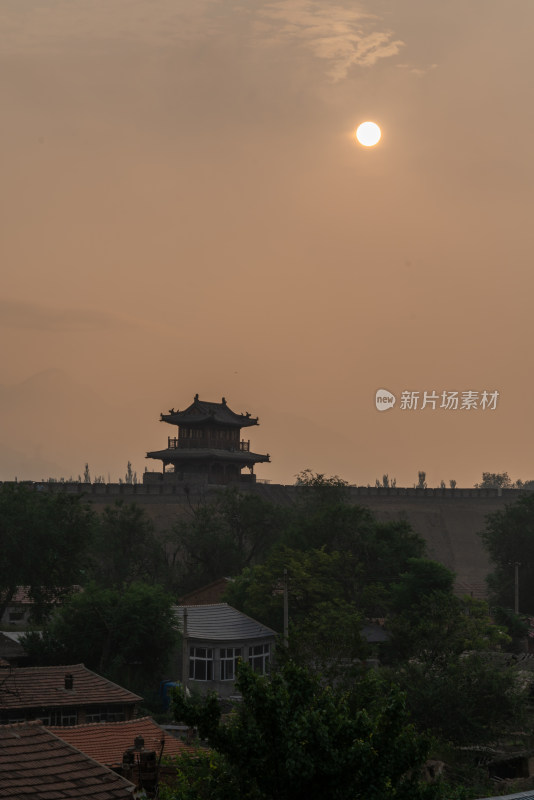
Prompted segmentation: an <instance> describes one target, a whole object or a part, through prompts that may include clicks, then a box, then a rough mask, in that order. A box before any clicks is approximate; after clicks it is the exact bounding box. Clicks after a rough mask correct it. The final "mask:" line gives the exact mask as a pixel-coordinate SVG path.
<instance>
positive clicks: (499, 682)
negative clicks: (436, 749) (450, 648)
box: [392, 653, 528, 746]
mask: <svg viewBox="0 0 534 800" xmlns="http://www.w3.org/2000/svg"><path fill="white" fill-rule="evenodd" d="M392 677H393V680H395V682H396V683H398V684H399V685H400V687H401V688H402V689H403V690H404V691H405V692H406V697H407V708H408V710H409V712H410V714H411V718H412V719H413V721H414V722H415V724H416V725H417V728H418V730H420V731H429V732H431V733H432V734H433V735H434V736H435V737H437V738H438V739H440V740H442V741H446V742H450V743H452V744H454V745H457V746H462V745H473V744H477V745H484V744H488V743H491V742H496V741H498V740H501V739H502V737H503V736H505V735H506V733H509V732H512V731H516V730H518V728H520V726H521V724H522V723H523V722H524V721H525V719H526V717H525V713H526V708H527V701H528V697H527V695H528V691H527V689H526V688H525V686H524V684H523V682H522V681H521V679H520V676H519V675H518V673H517V672H516V671H514V669H513V668H510V667H508V668H504V667H499V665H497V664H495V663H492V661H491V659H489V658H488V657H484V656H482V655H481V654H480V653H470V654H466V655H465V656H464V657H463V658H459V657H457V656H456V657H449V658H448V659H445V660H441V661H439V662H434V663H433V664H432V665H429V664H428V663H427V662H426V661H424V662H423V661H417V660H411V661H408V662H405V663H404V664H403V665H402V666H401V667H400V668H399V669H397V670H395V671H394V672H393V673H392Z"/></svg>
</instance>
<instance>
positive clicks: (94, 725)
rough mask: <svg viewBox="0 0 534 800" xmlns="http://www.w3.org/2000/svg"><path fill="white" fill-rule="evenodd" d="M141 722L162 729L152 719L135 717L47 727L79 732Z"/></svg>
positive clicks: (48, 726)
mask: <svg viewBox="0 0 534 800" xmlns="http://www.w3.org/2000/svg"><path fill="white" fill-rule="evenodd" d="M139 722H153V723H154V725H158V726H159V727H160V728H161V725H160V724H159V722H156V720H155V719H153V718H152V717H134V719H116V720H113V721H112V722H79V723H78V722H77V723H76V725H68V726H66V725H47V726H46V727H47V728H48V729H50V730H53V731H54V730H63V728H65V727H68V728H69V730H73V731H77V730H80V728H102V729H104V728H107V727H109V726H111V725H135V724H138V723H139Z"/></svg>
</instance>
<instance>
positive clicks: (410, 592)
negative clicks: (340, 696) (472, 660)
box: [387, 559, 509, 667]
mask: <svg viewBox="0 0 534 800" xmlns="http://www.w3.org/2000/svg"><path fill="white" fill-rule="evenodd" d="M408 566H409V571H408V572H406V573H404V574H403V575H401V576H400V580H399V582H398V583H397V584H396V585H394V586H393V589H392V601H391V608H392V614H391V616H390V617H389V619H388V630H389V631H390V633H391V639H390V641H389V643H388V647H387V650H388V652H389V657H390V660H393V661H395V662H397V663H399V662H407V661H409V660H410V659H417V660H418V661H419V662H420V663H422V664H425V665H427V666H428V667H430V666H434V665H435V664H437V663H444V662H448V661H450V660H451V659H455V658H459V657H460V656H461V655H462V653H464V652H465V651H466V650H489V649H495V650H497V649H500V648H501V647H502V646H506V645H507V644H508V643H509V637H508V636H507V635H506V633H505V631H504V630H503V629H502V628H501V627H500V626H498V625H496V624H495V623H494V622H493V621H492V620H491V618H490V616H489V611H488V606H487V604H486V603H485V602H484V601H482V600H474V599H473V598H470V597H465V598H459V597H457V596H456V595H455V594H454V591H453V581H454V574H453V573H452V572H451V571H450V570H448V569H447V568H446V567H444V566H442V565H441V564H437V563H436V562H434V561H428V560H426V559H410V561H409V562H408Z"/></svg>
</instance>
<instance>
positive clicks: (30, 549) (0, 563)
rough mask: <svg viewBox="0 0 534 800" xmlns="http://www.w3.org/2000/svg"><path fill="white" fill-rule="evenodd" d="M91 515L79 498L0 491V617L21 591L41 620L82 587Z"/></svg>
mask: <svg viewBox="0 0 534 800" xmlns="http://www.w3.org/2000/svg"><path fill="white" fill-rule="evenodd" d="M94 520H95V515H94V513H93V512H92V511H91V509H90V507H89V506H88V505H87V504H86V503H84V502H83V501H82V499H81V498H80V497H78V496H72V495H66V494H63V493H59V492H58V493H56V492H54V493H52V492H50V493H49V492H47V491H38V490H36V489H33V488H29V487H26V486H20V485H12V484H11V485H10V484H6V485H4V486H2V487H1V488H0V552H1V558H0V616H1V615H2V614H3V612H4V611H5V609H6V607H7V606H8V605H9V603H10V602H11V599H12V597H13V596H14V594H15V592H16V590H17V587H18V586H26V587H27V591H28V594H29V596H30V598H31V599H32V601H33V603H34V608H33V614H34V617H36V618H41V617H42V616H43V615H44V614H45V613H46V612H47V610H48V606H49V603H50V601H51V600H57V599H59V598H61V597H62V596H63V595H67V594H69V593H70V592H71V591H72V586H73V584H78V583H81V582H82V580H83V575H84V567H85V559H86V555H87V549H88V547H89V545H90V542H91V539H92V535H93V529H94Z"/></svg>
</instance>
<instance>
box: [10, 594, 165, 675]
mask: <svg viewBox="0 0 534 800" xmlns="http://www.w3.org/2000/svg"><path fill="white" fill-rule="evenodd" d="M175 626H176V619H175V615H174V611H173V598H172V597H171V596H170V595H168V594H166V593H165V592H164V590H163V589H162V588H161V587H160V586H149V585H147V584H144V583H133V584H130V585H129V586H126V587H124V588H122V589H116V588H113V589H104V588H101V587H99V586H97V585H96V584H94V583H92V584H89V585H88V586H87V587H86V589H85V590H84V591H83V592H81V593H80V594H78V595H74V596H72V597H71V598H69V600H68V601H67V602H66V603H65V604H64V605H63V606H62V607H61V608H60V609H59V610H58V611H57V612H56V613H55V614H54V615H53V617H52V618H51V619H50V621H49V622H48V624H47V625H46V627H45V629H44V630H43V632H42V635H40V634H39V633H33V634H32V633H30V634H28V635H27V636H26V637H24V647H25V648H26V650H27V651H28V654H29V656H30V658H31V659H32V661H33V662H34V663H37V664H72V663H78V662H83V663H84V664H85V665H86V666H87V667H89V668H90V669H94V670H96V671H97V672H99V673H101V674H103V675H106V676H107V677H109V678H111V679H113V680H117V681H118V682H124V683H125V685H127V686H130V687H131V686H142V685H143V684H147V683H151V682H154V681H155V680H156V679H157V678H158V677H159V676H160V675H161V674H162V673H163V672H165V669H166V667H167V662H168V660H169V657H170V654H171V652H172V650H173V648H174V647H175V645H176V643H177V640H178V634H177V631H176V627H175Z"/></svg>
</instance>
